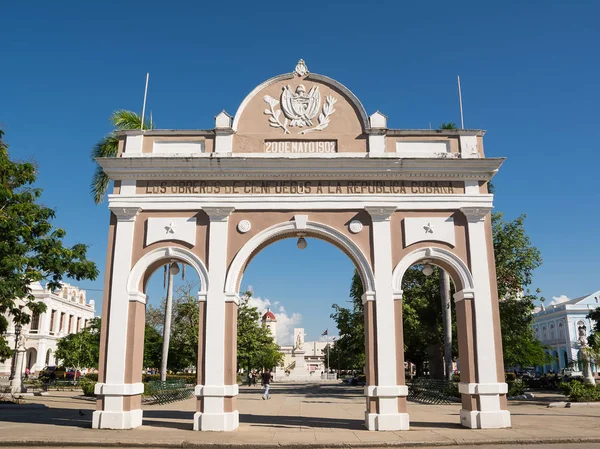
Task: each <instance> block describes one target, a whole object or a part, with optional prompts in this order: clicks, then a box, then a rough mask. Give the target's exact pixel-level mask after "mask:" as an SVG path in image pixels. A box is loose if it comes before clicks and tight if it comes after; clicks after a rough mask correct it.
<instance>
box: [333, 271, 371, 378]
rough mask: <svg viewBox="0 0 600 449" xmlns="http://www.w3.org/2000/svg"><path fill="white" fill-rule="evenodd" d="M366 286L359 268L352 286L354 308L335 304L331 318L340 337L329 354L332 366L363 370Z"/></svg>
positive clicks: (351, 293) (351, 295) (351, 294)
mask: <svg viewBox="0 0 600 449" xmlns="http://www.w3.org/2000/svg"><path fill="white" fill-rule="evenodd" d="M363 293H364V288H363V284H362V280H361V278H360V275H359V274H358V271H357V270H354V275H353V276H352V284H351V286H350V299H351V301H350V302H352V308H347V307H342V306H340V305H339V304H333V305H332V307H333V309H334V312H333V313H332V314H331V318H332V319H333V320H334V321H335V322H336V325H337V328H338V332H339V338H338V340H337V341H336V342H335V344H334V345H333V346H332V347H331V352H330V354H329V358H330V363H331V365H332V366H338V367H339V368H340V369H346V370H362V369H363V367H364V364H365V322H364V307H363V302H362V296H363Z"/></svg>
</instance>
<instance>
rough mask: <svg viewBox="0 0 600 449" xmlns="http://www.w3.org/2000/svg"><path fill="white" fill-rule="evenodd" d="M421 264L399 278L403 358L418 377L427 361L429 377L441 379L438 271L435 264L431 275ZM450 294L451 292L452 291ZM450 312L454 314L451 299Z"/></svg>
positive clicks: (441, 353) (455, 352) (454, 352)
mask: <svg viewBox="0 0 600 449" xmlns="http://www.w3.org/2000/svg"><path fill="white" fill-rule="evenodd" d="M421 269H422V265H415V266H412V267H411V268H409V269H408V270H406V273H405V274H404V277H403V279H402V291H403V294H402V317H403V330H404V351H405V354H404V356H405V359H406V361H408V362H412V363H414V364H415V366H416V369H417V376H420V375H422V374H423V370H424V368H425V362H428V365H429V372H430V375H431V377H432V378H435V379H443V378H444V367H443V354H444V339H443V328H444V323H443V321H442V302H441V297H440V281H439V276H440V270H439V269H438V268H437V267H434V269H433V273H432V274H431V275H430V276H425V275H424V274H423V272H422V271H421ZM451 293H452V291H451ZM451 307H452V309H451V314H452V317H453V318H454V317H455V316H456V314H455V310H454V302H453V301H452V302H451ZM452 341H453V351H452V352H453V355H454V356H455V355H457V345H456V341H457V338H456V320H455V319H453V320H452Z"/></svg>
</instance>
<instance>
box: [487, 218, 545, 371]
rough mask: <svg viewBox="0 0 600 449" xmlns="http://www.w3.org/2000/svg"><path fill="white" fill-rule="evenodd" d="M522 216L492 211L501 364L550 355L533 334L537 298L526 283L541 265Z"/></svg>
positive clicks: (530, 361)
mask: <svg viewBox="0 0 600 449" xmlns="http://www.w3.org/2000/svg"><path fill="white" fill-rule="evenodd" d="M524 225H525V215H521V216H519V217H517V218H516V219H514V220H512V221H509V222H507V221H505V220H504V218H503V214H502V213H499V212H495V213H493V214H492V231H493V238H494V253H495V256H496V277H497V284H498V297H499V299H500V302H499V308H500V327H501V330H502V351H503V355H504V365H505V366H506V367H515V366H535V365H543V364H545V363H549V362H550V361H551V360H552V358H551V357H550V356H548V355H547V354H546V352H545V349H546V346H544V345H543V344H542V343H541V342H540V341H539V340H538V339H536V338H535V337H534V335H533V329H532V327H531V323H532V321H533V314H532V313H533V309H534V308H535V304H534V301H536V300H538V299H540V298H539V297H538V294H539V293H540V292H539V290H537V291H536V292H535V293H532V292H531V291H530V290H529V289H528V286H529V285H530V284H531V282H532V279H533V271H534V270H535V269H536V268H538V267H539V266H540V265H541V264H542V256H541V254H540V251H539V250H538V249H537V248H536V247H535V246H533V244H532V243H531V239H530V238H529V236H528V235H527V233H526V232H525V226H524Z"/></svg>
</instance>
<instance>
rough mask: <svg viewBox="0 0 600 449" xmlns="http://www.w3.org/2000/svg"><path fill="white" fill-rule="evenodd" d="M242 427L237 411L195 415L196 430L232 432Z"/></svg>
mask: <svg viewBox="0 0 600 449" xmlns="http://www.w3.org/2000/svg"><path fill="white" fill-rule="evenodd" d="M239 426H240V414H239V412H238V411H237V410H235V411H233V412H227V413H202V412H196V413H194V430H200V431H203V432H204V431H213V432H230V431H232V430H235V429H237V428H238V427H239Z"/></svg>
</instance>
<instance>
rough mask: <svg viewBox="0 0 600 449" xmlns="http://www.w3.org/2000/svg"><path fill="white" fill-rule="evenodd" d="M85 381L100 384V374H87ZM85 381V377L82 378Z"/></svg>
mask: <svg viewBox="0 0 600 449" xmlns="http://www.w3.org/2000/svg"><path fill="white" fill-rule="evenodd" d="M84 377H85V379H89V380H93V381H94V382H98V373H87V374H86V375H85V376H84ZM82 379H83V377H82Z"/></svg>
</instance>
